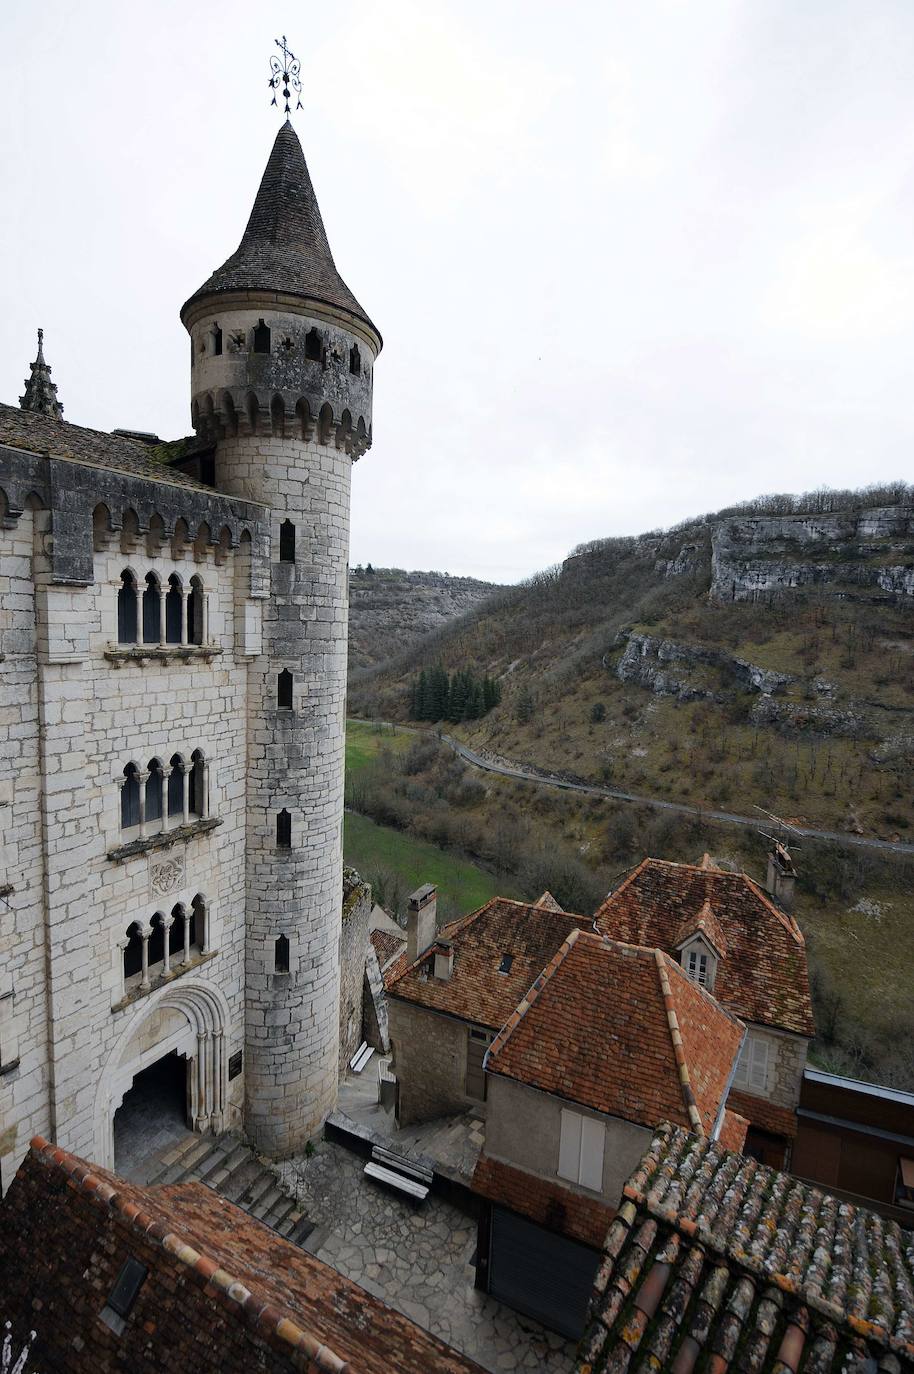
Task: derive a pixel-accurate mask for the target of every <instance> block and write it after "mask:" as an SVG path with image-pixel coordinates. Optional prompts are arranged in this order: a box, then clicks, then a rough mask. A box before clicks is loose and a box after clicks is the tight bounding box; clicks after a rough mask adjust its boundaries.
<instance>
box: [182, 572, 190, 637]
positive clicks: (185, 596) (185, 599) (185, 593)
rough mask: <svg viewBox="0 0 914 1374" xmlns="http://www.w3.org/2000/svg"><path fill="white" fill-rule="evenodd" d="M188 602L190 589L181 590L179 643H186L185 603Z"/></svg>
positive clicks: (183, 588)
mask: <svg viewBox="0 0 914 1374" xmlns="http://www.w3.org/2000/svg"><path fill="white" fill-rule="evenodd" d="M189 600H190V587H184V586H182V588H181V643H182V644H186V643H187V603H188V601H189Z"/></svg>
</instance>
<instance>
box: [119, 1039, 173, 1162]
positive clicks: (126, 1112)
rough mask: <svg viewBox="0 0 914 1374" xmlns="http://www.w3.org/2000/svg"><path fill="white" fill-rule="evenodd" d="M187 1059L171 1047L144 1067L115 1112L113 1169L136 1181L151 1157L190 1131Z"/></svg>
mask: <svg viewBox="0 0 914 1374" xmlns="http://www.w3.org/2000/svg"><path fill="white" fill-rule="evenodd" d="M188 1062H189V1061H188V1059H187V1057H186V1055H182V1054H179V1053H178V1051H177V1050H171V1051H170V1052H169V1053H168V1054H163V1056H162V1058H161V1059H157V1060H156V1061H155V1063H154V1064H150V1065H149V1067H148V1068H146V1069H141V1070H140V1072H139V1073H138V1074H137V1075H136V1077H135V1078H134V1080H133V1083H132V1084H131V1086H130V1087H129V1088H128V1089H127V1092H126V1093H125V1094H124V1100H123V1102H122V1103H121V1105H120V1106H119V1107H118V1108H117V1110H116V1112H115V1113H114V1170H115V1173H118V1174H120V1175H121V1177H122V1178H128V1179H132V1180H133V1181H134V1182H136V1183H146V1182H148V1181H149V1180H148V1179H147V1178H146V1177H145V1176H144V1177H142V1178H141V1177H140V1176H139V1174H138V1173H137V1170H138V1169H139V1170H143V1166H144V1162H145V1164H146V1165H147V1170H146V1171H147V1172H148V1162H149V1160H150V1158H151V1157H152V1156H155V1155H158V1154H161V1153H162V1152H163V1151H165V1150H167V1149H168V1147H169V1146H170V1145H173V1144H175V1143H176V1142H177V1141H179V1140H180V1139H181V1138H182V1137H183V1136H186V1135H187V1134H188V1133H189V1127H188V1096H189V1092H188V1082H187V1069H188Z"/></svg>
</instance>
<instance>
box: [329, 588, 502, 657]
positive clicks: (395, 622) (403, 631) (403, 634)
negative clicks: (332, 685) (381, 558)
mask: <svg viewBox="0 0 914 1374" xmlns="http://www.w3.org/2000/svg"><path fill="white" fill-rule="evenodd" d="M497 590H498V588H497V587H496V586H495V585H494V584H493V583H491V582H479V581H477V580H476V578H474V577H447V576H445V575H444V574H443V573H437V572H404V571H403V570H402V569H400V568H375V569H373V570H372V571H371V572H365V571H364V570H363V569H361V568H358V569H353V570H352V571H351V572H350V575H349V671H350V673H352V672H354V671H358V670H359V669H362V668H369V667H371V666H372V665H373V664H375V663H380V662H382V661H383V660H385V659H388V658H391V657H393V656H394V655H395V654H399V653H402V652H403V651H404V650H405V649H408V648H409V647H410V646H411V645H412V644H414V643H417V642H418V641H419V640H420V639H421V638H422V636H423V635H427V634H430V633H431V632H432V631H433V630H437V629H438V628H439V627H440V626H441V625H444V624H445V622H446V621H449V620H452V619H454V617H455V616H460V615H463V614H464V613H465V612H466V611H469V610H472V609H473V608H474V607H476V606H478V605H479V604H480V603H481V602H482V601H484V600H485V599H486V598H487V597H489V596H491V595H492V593H493V592H496V591H497Z"/></svg>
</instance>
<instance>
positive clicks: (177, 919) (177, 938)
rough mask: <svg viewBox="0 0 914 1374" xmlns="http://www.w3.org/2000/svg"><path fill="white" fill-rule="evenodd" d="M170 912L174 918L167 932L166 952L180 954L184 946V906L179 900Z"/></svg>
mask: <svg viewBox="0 0 914 1374" xmlns="http://www.w3.org/2000/svg"><path fill="white" fill-rule="evenodd" d="M171 914H172V916H173V917H174V920H173V921H172V923H171V930H170V931H169V932H168V952H169V954H180V953H181V951H182V949H183V948H184V908H183V906H182V905H181V903H180V902H179V903H178V904H177V906H173V907H172V909H171Z"/></svg>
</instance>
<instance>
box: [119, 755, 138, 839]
mask: <svg viewBox="0 0 914 1374" xmlns="http://www.w3.org/2000/svg"><path fill="white" fill-rule="evenodd" d="M139 823H140V780H139V778H138V777H137V775H136V769H135V768H134V766H133V764H132V763H128V765H127V767H126V768H125V769H124V782H123V784H122V786H121V826H122V828H123V829H124V830H129V828H130V826H132V825H139Z"/></svg>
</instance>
